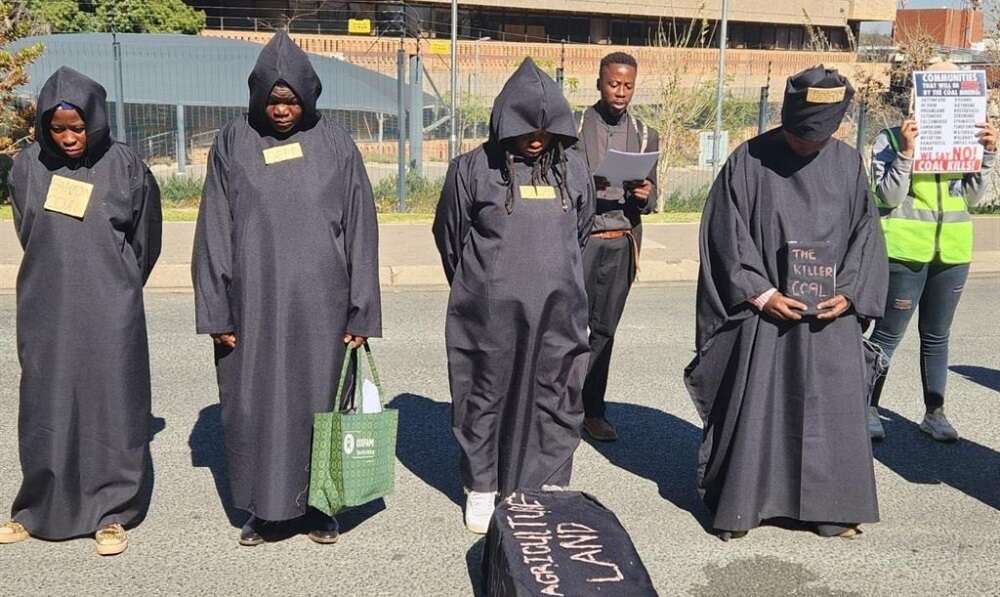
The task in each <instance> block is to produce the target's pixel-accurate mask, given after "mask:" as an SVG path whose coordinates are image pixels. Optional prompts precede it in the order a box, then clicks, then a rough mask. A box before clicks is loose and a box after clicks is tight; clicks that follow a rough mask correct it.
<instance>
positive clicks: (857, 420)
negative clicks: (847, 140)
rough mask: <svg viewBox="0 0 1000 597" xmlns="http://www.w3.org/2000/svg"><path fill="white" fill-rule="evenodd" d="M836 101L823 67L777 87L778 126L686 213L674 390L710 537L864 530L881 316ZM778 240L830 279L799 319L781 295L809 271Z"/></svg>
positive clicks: (840, 93)
mask: <svg viewBox="0 0 1000 597" xmlns="http://www.w3.org/2000/svg"><path fill="white" fill-rule="evenodd" d="M850 95H851V93H850V86H849V84H848V83H847V81H846V79H844V78H843V77H841V76H840V75H838V74H837V73H836V71H826V70H825V69H823V68H822V67H818V68H816V69H810V70H808V71H806V72H804V73H801V74H800V75H796V76H795V77H793V78H792V79H791V80H790V81H789V85H788V92H787V93H786V99H785V102H786V103H785V106H786V107H785V110H784V114H785V120H786V122H787V125H784V126H783V128H778V129H775V130H772V131H769V132H767V133H764V134H762V135H760V136H758V137H755V138H753V139H751V140H750V141H748V142H746V143H744V144H743V145H741V146H740V147H739V148H737V149H736V151H735V152H733V154H732V155H731V156H730V157H729V159H728V161H727V162H726V164H725V167H724V168H723V169H722V171H721V172H720V174H719V177H718V178H717V179H716V181H715V184H714V185H713V187H712V190H711V193H710V196H709V200H708V204H707V205H706V208H705V212H704V215H703V217H702V226H701V241H700V251H701V271H700V275H699V279H698V304H697V338H696V347H697V356H696V357H695V359H694V361H693V362H692V363H691V364H690V365H689V366H688V368H687V370H686V372H685V380H686V382H687V386H688V390H689V391H690V393H691V396H692V398H693V399H694V403H695V406H696V407H697V409H698V412H699V414H700V415H701V417H702V420H703V421H704V423H705V432H704V436H703V439H702V445H701V450H700V453H699V461H698V484H699V489H700V491H701V494H702V497H703V498H704V500H705V504H706V505H707V506H708V508H709V510H711V512H712V513H713V515H714V527H715V528H716V529H717V530H718V531H720V532H721V533H722V536H723V538H728V537H730V536H740V535H742V534H743V533H744V532H745V531H747V530H749V529H751V528H754V527H756V526H758V525H759V524H760V523H761V522H762V521H763V520H765V519H771V518H788V519H794V520H797V521H802V522H805V523H808V524H810V525H811V526H813V528H814V529H815V530H816V531H817V532H819V533H820V534H822V535H833V534H840V535H845V536H849V535H853V534H855V533H856V532H857V531H856V529H855V528H854V526H855V525H857V524H859V523H863V522H874V521H877V520H878V506H877V503H876V498H875V475H874V471H873V465H872V451H871V444H870V442H869V440H868V435H867V433H866V431H865V412H866V409H865V398H866V396H867V392H868V388H869V387H870V384H871V382H872V381H873V379H874V371H873V370H872V368H870V367H868V366H867V365H866V358H865V350H864V348H863V344H862V328H863V326H864V324H863V321H864V320H865V319H867V318H878V317H881V315H882V310H883V307H884V306H885V294H886V286H887V267H886V255H885V247H884V243H883V240H882V234H881V231H880V229H879V223H878V212H877V210H876V208H875V205H874V203H873V202H872V200H871V199H870V197H869V195H868V182H867V177H866V175H865V167H864V164H863V163H862V161H861V156H860V155H859V154H858V152H857V150H855V149H854V148H852V147H850V146H848V145H846V144H844V143H842V142H840V141H838V140H835V139H831V138H830V135H831V134H832V133H833V131H835V130H836V129H837V127H838V126H839V123H840V120H839V118H840V116H841V115H843V113H844V104H845V103H846V102H848V101H849V99H850ZM820 133H822V134H820ZM800 134H803V135H805V137H804V138H803V137H800V136H798V135H800ZM823 135H825V137H824V136H823ZM793 243H810V246H816V247H819V249H817V250H816V252H815V253H810V254H814V255H816V256H818V258H820V259H821V260H822V262H823V264H828V265H829V268H830V273H831V274H833V280H830V279H829V278H828V279H827V282H830V284H829V287H828V288H827V289H828V290H829V293H828V294H827V295H826V296H824V297H822V299H821V300H820V301H819V304H818V305H817V308H818V314H817V315H815V316H809V315H805V314H804V308H805V307H806V306H807V305H805V304H803V303H801V302H799V301H796V300H793V299H792V298H791V297H789V296H787V295H788V294H790V293H793V292H795V291H796V290H797V288H796V284H794V283H790V280H794V279H796V276H798V275H801V274H802V272H803V271H805V272H806V273H808V272H809V271H813V270H809V269H808V268H805V270H803V269H802V268H801V267H800V266H798V265H795V264H793V265H791V266H790V265H789V253H790V250H791V249H795V247H796V246H795V245H794V244H793ZM790 247H791V249H790ZM797 250H799V251H801V249H797ZM796 268H798V269H796ZM790 287H791V288H790ZM813 288H820V286H819V285H817V286H815V287H813Z"/></svg>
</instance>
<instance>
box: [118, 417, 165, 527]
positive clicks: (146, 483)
mask: <svg viewBox="0 0 1000 597" xmlns="http://www.w3.org/2000/svg"><path fill="white" fill-rule="evenodd" d="M166 428H167V421H166V419H164V418H163V417H157V416H155V415H150V417H149V443H153V441H154V440H155V439H156V434H157V433H159V432H161V431H163V430H164V429H166ZM143 467H145V469H146V470H145V476H144V478H143V484H142V487H141V488H140V489H139V504H140V508H139V514H138V515H137V516H136V518H135V520H133V521H131V522H129V523H128V524H127V525H126V526H127V527H128V528H134V527H137V526H139V525H140V524H142V522H143V521H144V520H146V515H147V514H149V506H150V503H152V500H153V488H154V486H155V485H156V469H155V468H154V466H153V458H152V455H151V454H150V452H149V451H147V452H146V458H145V462H144V463H143Z"/></svg>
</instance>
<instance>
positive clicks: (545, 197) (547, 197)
mask: <svg viewBox="0 0 1000 597" xmlns="http://www.w3.org/2000/svg"><path fill="white" fill-rule="evenodd" d="M517 190H518V193H519V194H520V195H521V199H524V200H525V201H552V200H553V199H555V198H556V197H557V196H558V195H557V193H556V189H555V188H554V187H550V186H541V187H536V186H535V185H520V186H519V187H518V189H517Z"/></svg>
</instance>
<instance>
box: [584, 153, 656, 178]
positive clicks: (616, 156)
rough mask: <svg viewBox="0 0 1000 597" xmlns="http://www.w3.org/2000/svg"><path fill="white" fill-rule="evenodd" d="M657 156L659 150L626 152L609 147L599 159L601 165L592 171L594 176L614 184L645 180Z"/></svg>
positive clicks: (654, 164)
mask: <svg viewBox="0 0 1000 597" xmlns="http://www.w3.org/2000/svg"><path fill="white" fill-rule="evenodd" d="M659 157H660V153H659V152H652V153H628V152H625V151H618V150H617V149H609V150H608V153H606V154H605V155H604V159H603V160H601V165H600V166H598V167H597V170H595V171H594V176H602V177H604V178H606V179H608V182H610V183H611V184H612V185H615V186H620V185H621V184H622V183H623V182H626V181H631V180H645V179H646V177H647V176H649V174H650V172H652V171H653V167H654V166H656V160H657V159H659Z"/></svg>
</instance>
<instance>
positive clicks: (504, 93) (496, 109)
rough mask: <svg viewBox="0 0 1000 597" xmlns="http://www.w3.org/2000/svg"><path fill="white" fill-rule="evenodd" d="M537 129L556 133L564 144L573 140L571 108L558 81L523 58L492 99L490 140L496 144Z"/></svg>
mask: <svg viewBox="0 0 1000 597" xmlns="http://www.w3.org/2000/svg"><path fill="white" fill-rule="evenodd" d="M539 129H545V130H546V131H548V132H549V133H552V134H553V135H558V137H559V138H560V141H561V142H562V144H563V145H564V146H567V147H568V146H570V145H573V144H574V143H576V140H577V137H576V122H575V121H574V120H573V111H572V110H571V109H570V107H569V102H567V101H566V98H565V97H563V94H562V91H561V90H560V89H559V85H558V84H557V83H556V82H555V81H553V80H552V77H550V76H548V75H547V74H545V71H543V70H542V69H540V68H538V67H537V66H536V65H535V63H534V62H533V61H532V60H531V58H525V59H524V62H522V63H521V66H519V67H518V69H517V70H516V71H515V72H514V74H513V75H511V77H510V78H509V79H507V83H505V84H504V86H503V90H501V91H500V95H498V96H497V99H496V100H495V101H494V102H493V112H492V113H491V114H490V143H491V144H494V145H499V144H501V143H502V142H503V141H506V140H508V139H513V138H514V137H519V136H521V135H524V134H527V133H533V132H535V131H537V130H539Z"/></svg>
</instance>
